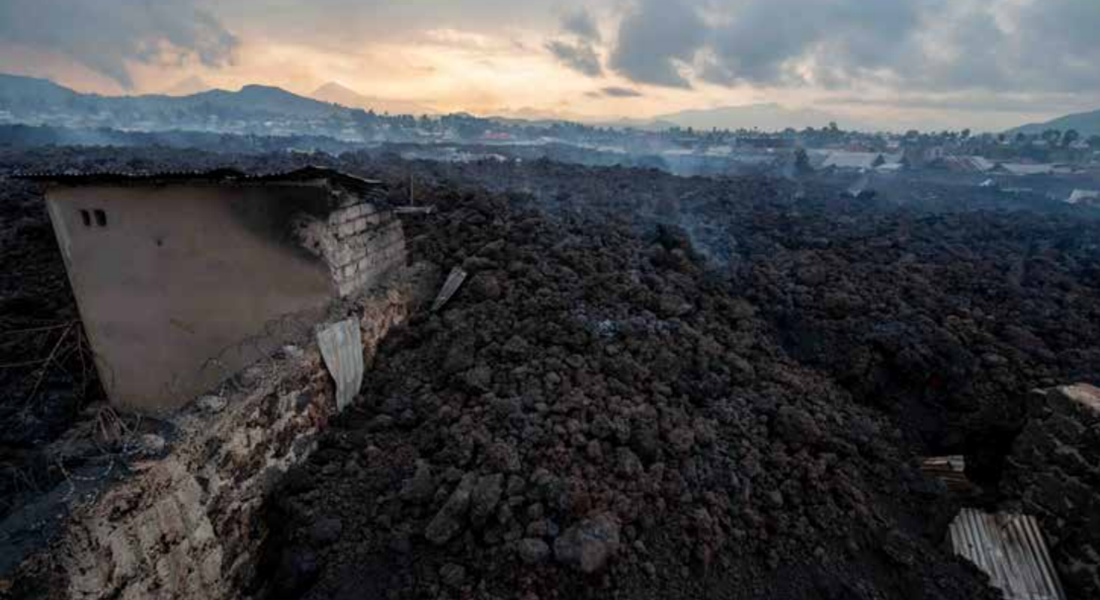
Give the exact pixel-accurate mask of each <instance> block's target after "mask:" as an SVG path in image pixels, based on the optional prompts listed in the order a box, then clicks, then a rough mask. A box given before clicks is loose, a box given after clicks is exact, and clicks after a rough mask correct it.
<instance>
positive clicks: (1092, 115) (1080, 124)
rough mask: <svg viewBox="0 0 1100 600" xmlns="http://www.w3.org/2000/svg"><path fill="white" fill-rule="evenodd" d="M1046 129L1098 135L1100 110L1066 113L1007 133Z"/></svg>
mask: <svg viewBox="0 0 1100 600" xmlns="http://www.w3.org/2000/svg"><path fill="white" fill-rule="evenodd" d="M1048 129H1057V130H1059V131H1068V130H1070V129H1075V130H1077V133H1080V134H1081V135H1083V136H1085V137H1089V136H1093V135H1100V110H1094V111H1091V112H1083V113H1075V114H1072V115H1066V116H1064V117H1058V118H1057V119H1053V120H1051V121H1047V122H1045V123H1031V124H1028V125H1024V126H1022V127H1017V128H1016V129H1013V130H1011V131H1010V132H1009V133H1011V134H1013V135H1015V134H1017V133H1026V134H1029V135H1034V134H1037V133H1042V132H1044V131H1046V130H1048Z"/></svg>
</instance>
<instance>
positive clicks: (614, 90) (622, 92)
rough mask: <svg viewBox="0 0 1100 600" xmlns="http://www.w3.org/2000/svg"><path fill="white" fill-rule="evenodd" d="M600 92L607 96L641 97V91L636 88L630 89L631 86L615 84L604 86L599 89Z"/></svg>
mask: <svg viewBox="0 0 1100 600" xmlns="http://www.w3.org/2000/svg"><path fill="white" fill-rule="evenodd" d="M600 92H601V93H603V95H604V96H607V97H608V98H641V97H642V93H641V92H639V91H638V90H635V89H632V88H625V87H617V86H611V87H605V88H603V89H602V90H600Z"/></svg>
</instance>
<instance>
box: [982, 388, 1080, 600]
mask: <svg viewBox="0 0 1100 600" xmlns="http://www.w3.org/2000/svg"><path fill="white" fill-rule="evenodd" d="M1028 402H1029V406H1028V409H1029V410H1028V423H1027V425H1026V426H1025V427H1024V430H1023V432H1022V433H1021V434H1020V436H1019V437H1018V438H1017V439H1016V442H1015V443H1014V445H1013V449H1012V454H1011V455H1010V456H1009V458H1008V461H1007V465H1006V468H1005V476H1004V484H1003V488H1004V489H1005V491H1006V492H1008V493H1009V494H1010V495H1011V496H1013V497H1016V498H1018V499H1019V501H1020V502H1021V503H1022V504H1023V509H1024V511H1025V512H1026V513H1028V514H1033V515H1035V516H1036V517H1037V518H1038V519H1039V523H1040V525H1042V528H1043V532H1044V533H1045V534H1046V536H1047V538H1048V542H1049V543H1050V547H1051V554H1052V558H1053V559H1054V562H1055V566H1056V567H1057V569H1058V572H1059V574H1060V575H1061V578H1062V583H1063V585H1064V586H1065V588H1066V593H1067V594H1068V595H1069V597H1070V599H1071V600H1085V599H1086V598H1089V599H1091V598H1100V494H1098V490H1100V389H1097V388H1095V387H1093V386H1090V385H1073V386H1064V387H1059V388H1054V389H1050V390H1042V391H1037V392H1034V393H1033V394H1032V395H1031V396H1030V397H1029V399H1028Z"/></svg>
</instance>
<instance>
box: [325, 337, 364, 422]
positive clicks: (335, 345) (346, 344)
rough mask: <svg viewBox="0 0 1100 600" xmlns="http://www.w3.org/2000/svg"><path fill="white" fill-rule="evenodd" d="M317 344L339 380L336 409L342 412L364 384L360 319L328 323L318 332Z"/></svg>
mask: <svg viewBox="0 0 1100 600" xmlns="http://www.w3.org/2000/svg"><path fill="white" fill-rule="evenodd" d="M317 344H318V345H319V346H320V347H321V357H322V358H324V359H325V366H326V367H328V371H329V373H331V374H332V378H333V379H334V380H336V410H337V412H342V411H343V410H344V408H345V407H346V406H347V405H349V404H351V401H352V399H353V398H355V395H356V394H358V393H359V388H360V387H362V385H363V334H362V332H361V331H360V330H359V322H358V321H356V320H355V319H347V320H346V321H340V322H339V323H334V324H332V325H329V326H328V327H326V328H324V329H322V330H320V331H318V332H317Z"/></svg>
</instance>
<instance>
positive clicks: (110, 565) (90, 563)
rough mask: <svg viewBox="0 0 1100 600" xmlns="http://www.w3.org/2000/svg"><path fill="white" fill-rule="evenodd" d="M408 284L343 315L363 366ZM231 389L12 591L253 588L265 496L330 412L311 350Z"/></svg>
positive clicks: (163, 592) (93, 507)
mask: <svg viewBox="0 0 1100 600" xmlns="http://www.w3.org/2000/svg"><path fill="white" fill-rule="evenodd" d="M414 274H415V270H410V271H405V272H402V274H401V277H400V278H398V279H397V280H396V281H393V282H392V283H391V282H390V281H387V286H386V288H385V289H382V290H376V291H371V292H369V293H368V294H366V295H365V296H364V297H362V298H360V299H358V300H356V302H355V303H354V305H353V309H352V310H350V311H349V312H350V313H351V315H352V316H354V317H357V318H358V319H359V322H360V326H361V332H362V335H363V347H364V359H365V360H366V362H367V364H369V363H370V361H371V359H372V358H373V356H374V354H375V351H376V349H377V347H378V344H379V342H380V341H381V339H382V338H383V337H384V336H385V335H386V334H387V332H388V331H389V330H390V328H392V327H393V326H395V325H397V324H399V323H401V322H403V321H404V320H405V319H406V317H407V316H408V314H409V311H410V307H411V305H412V304H414V296H416V295H417V294H419V293H420V292H418V290H417V288H416V285H417V282H418V281H419V280H418V279H417V278H416V277H415V276H414ZM340 318H343V316H340ZM240 377H241V379H242V383H243V384H244V385H243V386H242V389H247V390H248V391H247V392H242V393H240V394H237V395H235V396H234V397H225V398H217V397H207V398H204V399H203V400H201V401H200V402H198V403H197V404H196V406H195V407H194V408H193V409H191V410H190V411H189V412H186V413H184V414H182V415H180V416H179V417H178V419H177V421H176V423H174V424H175V425H176V426H177V428H178V431H179V436H178V437H177V439H176V441H175V442H174V443H173V445H172V450H171V451H170V452H169V453H168V454H167V456H165V457H164V458H161V459H157V460H149V461H145V462H138V463H135V464H133V465H132V468H133V469H134V470H135V471H136V474H135V475H134V476H132V477H131V478H129V479H127V480H126V481H124V482H122V483H120V484H118V485H116V486H115V487H114V488H112V489H110V490H109V491H107V492H106V493H105V494H104V495H102V496H101V497H99V498H97V499H96V500H95V501H94V502H92V503H91V504H89V505H87V506H84V507H79V508H76V509H74V513H73V515H72V519H71V525H70V526H69V530H68V532H67V534H66V535H65V536H64V537H63V538H62V539H61V540H60V541H58V542H56V543H55V544H54V547H52V548H50V549H49V550H48V551H46V552H42V553H40V554H38V555H36V556H34V557H32V558H31V559H29V560H28V561H26V562H25V563H24V564H23V565H22V566H21V567H20V569H19V571H18V574H17V576H16V578H15V579H14V582H15V583H14V588H13V589H12V590H11V591H13V592H14V593H15V595H16V596H26V597H39V598H73V599H79V600H98V599H107V598H120V599H124V600H125V599H138V598H154V597H155V598H176V599H195V600H198V599H200V598H201V599H204V600H205V599H208V598H230V597H235V596H236V595H237V588H238V586H239V585H241V584H242V582H248V581H251V580H252V579H253V570H254V568H255V563H256V560H257V557H256V554H257V550H258V548H259V547H260V545H261V543H262V542H263V540H264V538H265V537H266V535H267V532H266V531H265V530H264V528H263V520H262V519H260V518H259V515H258V512H259V510H260V509H261V506H262V503H263V499H264V495H265V493H266V492H267V491H268V490H270V489H271V487H272V486H273V485H274V484H275V483H276V482H277V481H278V479H279V477H280V476H281V475H282V474H283V473H285V472H286V470H287V469H288V468H290V467H291V466H293V465H294V464H297V463H298V462H300V461H302V460H304V459H305V458H306V457H307V456H308V455H309V454H310V452H311V451H312V449H313V446H314V437H315V436H316V434H318V433H319V432H320V431H322V430H323V429H324V428H325V427H326V425H327V423H328V421H329V420H330V419H331V418H332V417H333V416H334V414H335V412H336V402H335V398H334V385H333V382H332V379H331V377H330V376H329V374H328V372H327V371H326V370H325V368H324V366H323V362H322V358H321V355H320V352H319V350H318V349H317V348H316V347H315V346H312V347H309V348H302V349H300V348H296V347H288V348H286V349H284V351H283V352H282V353H281V356H280V357H278V358H275V359H272V360H270V361H267V362H261V363H258V364H256V365H254V366H252V367H250V368H249V369H247V370H245V371H244V372H243V373H242V374H241V376H240ZM0 595H2V594H0Z"/></svg>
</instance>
